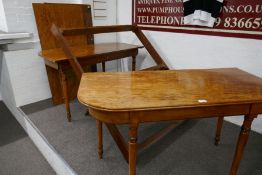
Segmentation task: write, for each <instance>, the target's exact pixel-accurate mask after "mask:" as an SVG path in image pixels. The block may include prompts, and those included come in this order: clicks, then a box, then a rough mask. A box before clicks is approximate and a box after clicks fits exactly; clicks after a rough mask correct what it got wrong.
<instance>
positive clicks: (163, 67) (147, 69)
mask: <svg viewBox="0 0 262 175" xmlns="http://www.w3.org/2000/svg"><path fill="white" fill-rule="evenodd" d="M153 70H168V68H167V67H166V66H165V65H163V64H160V65H156V66H153V67H149V68H146V69H142V70H140V71H153Z"/></svg>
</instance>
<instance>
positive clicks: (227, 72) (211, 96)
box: [78, 68, 262, 111]
mask: <svg viewBox="0 0 262 175" xmlns="http://www.w3.org/2000/svg"><path fill="white" fill-rule="evenodd" d="M78 99H79V101H80V102H81V103H83V104H85V105H88V106H90V107H93V108H96V109H99V110H104V111H132V110H133V111H137V110H151V109H166V108H167V109H168V108H181V107H197V106H210V105H213V106H214V105H228V104H240V103H241V104H243V103H261V102H262V79H261V78H259V77H256V76H254V75H252V74H249V73H247V72H244V71H242V70H240V69H237V68H221V69H199V70H170V71H144V72H143V71H141V72H106V73H101V72H100V73H99V72H97V73H84V74H83V76H82V80H81V82H80V87H79V90H78Z"/></svg>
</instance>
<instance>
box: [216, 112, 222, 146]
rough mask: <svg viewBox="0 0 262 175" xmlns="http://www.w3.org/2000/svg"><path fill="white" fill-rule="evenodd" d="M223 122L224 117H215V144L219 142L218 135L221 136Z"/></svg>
mask: <svg viewBox="0 0 262 175" xmlns="http://www.w3.org/2000/svg"><path fill="white" fill-rule="evenodd" d="M223 122H224V117H218V119H217V130H216V136H215V145H216V146H218V144H219V142H220V136H221V130H222V126H223Z"/></svg>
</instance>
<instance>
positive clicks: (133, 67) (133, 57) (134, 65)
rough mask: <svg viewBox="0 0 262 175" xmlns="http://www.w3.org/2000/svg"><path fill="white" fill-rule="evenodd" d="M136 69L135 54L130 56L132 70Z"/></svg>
mask: <svg viewBox="0 0 262 175" xmlns="http://www.w3.org/2000/svg"><path fill="white" fill-rule="evenodd" d="M135 70H136V56H132V71H135Z"/></svg>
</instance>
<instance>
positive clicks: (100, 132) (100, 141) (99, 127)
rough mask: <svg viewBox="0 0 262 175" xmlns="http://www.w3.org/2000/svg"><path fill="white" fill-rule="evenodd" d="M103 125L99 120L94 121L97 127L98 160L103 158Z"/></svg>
mask: <svg viewBox="0 0 262 175" xmlns="http://www.w3.org/2000/svg"><path fill="white" fill-rule="evenodd" d="M102 124H103V123H102V122H101V121H99V120H96V126H97V135H98V146H97V148H98V156H99V159H102V158H103V125H102Z"/></svg>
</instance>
